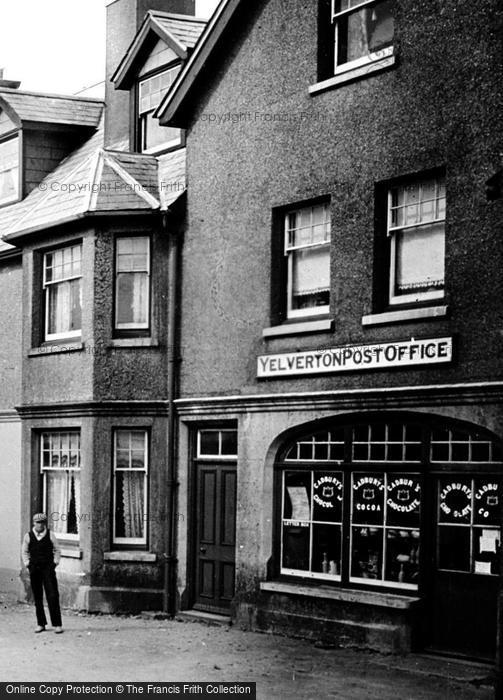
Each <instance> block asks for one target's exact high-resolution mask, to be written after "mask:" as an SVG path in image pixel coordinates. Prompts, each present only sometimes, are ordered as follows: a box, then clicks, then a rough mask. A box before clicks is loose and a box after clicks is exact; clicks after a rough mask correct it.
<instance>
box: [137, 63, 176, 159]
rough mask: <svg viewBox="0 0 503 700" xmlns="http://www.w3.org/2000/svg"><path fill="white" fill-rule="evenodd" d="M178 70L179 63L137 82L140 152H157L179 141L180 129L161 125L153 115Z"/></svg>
mask: <svg viewBox="0 0 503 700" xmlns="http://www.w3.org/2000/svg"><path fill="white" fill-rule="evenodd" d="M179 72H180V65H176V66H174V67H172V68H168V69H167V70H163V71H162V72H160V73H156V74H155V75H152V76H150V77H148V78H145V79H143V80H140V81H139V83H138V123H139V145H140V151H141V152H142V153H148V152H157V151H159V150H163V149H166V148H172V147H173V146H178V145H180V143H181V131H180V129H175V128H172V127H166V126H161V125H160V124H159V120H158V119H156V118H155V117H154V112H155V110H156V109H157V107H158V106H159V105H160V104H161V101H162V99H163V98H164V96H165V95H166V93H167V92H168V90H169V88H170V87H171V85H172V84H173V83H174V81H175V78H176V76H177V75H178V73H179Z"/></svg>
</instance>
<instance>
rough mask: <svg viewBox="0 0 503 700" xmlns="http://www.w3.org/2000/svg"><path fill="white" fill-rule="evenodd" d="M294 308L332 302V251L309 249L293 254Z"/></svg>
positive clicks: (325, 247)
mask: <svg viewBox="0 0 503 700" xmlns="http://www.w3.org/2000/svg"><path fill="white" fill-rule="evenodd" d="M291 255H292V256H293V261H292V277H293V279H292V281H291V283H292V307H293V309H306V308H311V307H316V306H325V305H328V303H329V300H330V249H329V247H328V246H323V247H321V248H307V249H305V250H297V251H295V252H292V253H291Z"/></svg>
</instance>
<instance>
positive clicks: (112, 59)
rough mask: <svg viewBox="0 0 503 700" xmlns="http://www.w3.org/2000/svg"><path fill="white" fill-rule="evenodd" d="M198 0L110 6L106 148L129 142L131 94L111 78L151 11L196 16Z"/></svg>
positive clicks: (118, 1)
mask: <svg viewBox="0 0 503 700" xmlns="http://www.w3.org/2000/svg"><path fill="white" fill-rule="evenodd" d="M195 5H196V3H195V0H113V1H112V2H110V3H109V4H108V6H107V34H106V37H107V38H106V41H107V46H106V54H107V55H106V80H105V102H106V112H105V146H111V145H113V144H117V143H120V142H123V141H125V140H129V135H130V128H129V120H130V101H129V93H128V92H127V91H125V90H116V89H115V87H114V85H113V83H111V82H110V78H111V76H112V75H113V73H114V72H115V70H116V68H117V66H118V65H119V63H120V62H121V60H122V58H123V57H124V55H125V53H126V51H127V49H128V48H129V45H130V44H131V42H132V41H133V39H134V37H135V35H136V33H137V31H138V29H139V28H140V26H141V24H142V22H143V20H144V18H145V15H146V13H147V12H148V11H149V10H161V11H162V12H172V13H175V14H183V15H192V16H194V15H195Z"/></svg>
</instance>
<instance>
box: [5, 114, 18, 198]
mask: <svg viewBox="0 0 503 700" xmlns="http://www.w3.org/2000/svg"><path fill="white" fill-rule="evenodd" d="M2 114H3V113H2ZM19 168H20V138H19V135H17V134H16V135H15V136H13V137H10V138H6V139H5V140H3V141H0V206H1V205H2V204H10V203H11V202H17V201H18V200H19V199H20V197H21V194H20V182H19V172H20V170H19Z"/></svg>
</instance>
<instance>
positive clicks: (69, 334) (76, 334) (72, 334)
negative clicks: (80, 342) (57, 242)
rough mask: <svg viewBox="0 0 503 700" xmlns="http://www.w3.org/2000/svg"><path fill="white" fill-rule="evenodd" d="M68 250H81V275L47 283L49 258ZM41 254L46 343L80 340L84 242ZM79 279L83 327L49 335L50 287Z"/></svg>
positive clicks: (69, 244) (81, 307)
mask: <svg viewBox="0 0 503 700" xmlns="http://www.w3.org/2000/svg"><path fill="white" fill-rule="evenodd" d="M68 248H80V274H78V275H73V276H70V277H65V278H64V279H60V280H55V281H50V282H47V281H46V272H47V256H48V255H54V254H55V253H58V252H60V251H64V250H67V249H68ZM41 253H42V294H43V302H42V303H43V309H44V341H46V342H52V341H59V340H66V339H69V338H80V337H82V313H83V308H84V307H83V285H84V275H83V272H82V262H83V253H84V246H83V244H82V241H79V242H73V243H65V245H62V246H58V247H55V248H51V249H49V250H44V251H41ZM77 279H79V280H80V311H81V324H80V326H81V327H80V328H79V329H78V330H74V331H65V332H63V333H49V318H50V308H49V301H50V295H49V289H50V287H51V286H55V285H58V284H65V283H67V282H72V281H73V280H77Z"/></svg>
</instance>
